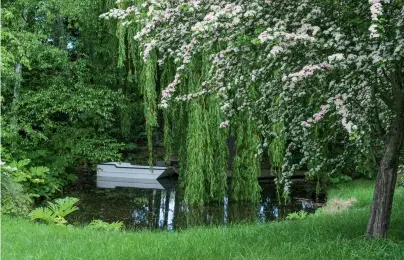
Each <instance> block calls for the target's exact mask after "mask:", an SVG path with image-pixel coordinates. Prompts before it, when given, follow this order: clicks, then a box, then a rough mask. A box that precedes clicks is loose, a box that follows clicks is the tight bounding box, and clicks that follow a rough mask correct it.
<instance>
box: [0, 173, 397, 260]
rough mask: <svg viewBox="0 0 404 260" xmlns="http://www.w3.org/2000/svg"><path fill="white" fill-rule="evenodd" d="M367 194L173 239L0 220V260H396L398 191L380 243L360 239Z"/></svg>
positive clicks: (367, 188)
mask: <svg viewBox="0 0 404 260" xmlns="http://www.w3.org/2000/svg"><path fill="white" fill-rule="evenodd" d="M372 192H373V182H372V181H354V182H352V183H349V184H346V185H345V186H343V187H340V188H339V189H338V188H334V189H331V190H330V191H329V196H328V197H329V198H333V197H334V196H338V197H342V198H350V197H351V196H352V197H355V198H356V199H357V203H356V204H355V205H354V206H353V207H352V208H349V209H347V210H345V211H344V212H343V213H339V214H335V215H331V216H327V215H312V216H309V217H307V218H305V219H303V220H298V221H282V222H272V223H268V224H265V225H251V224H250V225H236V226H231V227H227V228H226V227H218V228H193V229H188V230H186V231H181V232H146V231H142V232H132V231H127V232H125V231H123V232H106V231H105V232H104V231H97V230H91V229H87V228H77V227H76V228H72V227H57V226H47V225H43V224H36V223H32V222H30V221H28V220H24V219H14V218H9V217H3V218H2V251H1V255H2V258H1V259H3V260H8V259H13V260H14V259H15V260H23V259H40V260H42V259H43V260H46V259H52V260H54V259H85V260H90V259H193V260H196V259H328V260H329V259H367V260H368V259H389V260H390V259H404V188H397V190H396V194H395V204H394V207H393V216H392V222H391V227H390V233H389V239H387V240H368V239H366V238H365V237H364V232H365V228H366V223H367V217H368V215H369V206H370V202H371V199H372Z"/></svg>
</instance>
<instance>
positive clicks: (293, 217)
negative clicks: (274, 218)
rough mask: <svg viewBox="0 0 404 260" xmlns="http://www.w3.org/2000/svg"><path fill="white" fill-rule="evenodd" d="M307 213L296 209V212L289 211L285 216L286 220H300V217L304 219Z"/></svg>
mask: <svg viewBox="0 0 404 260" xmlns="http://www.w3.org/2000/svg"><path fill="white" fill-rule="evenodd" d="M308 215H309V213H307V212H306V211H304V210H301V211H298V212H293V213H289V214H288V215H287V216H286V219H287V220H300V219H304V218H306V217H307V216H308Z"/></svg>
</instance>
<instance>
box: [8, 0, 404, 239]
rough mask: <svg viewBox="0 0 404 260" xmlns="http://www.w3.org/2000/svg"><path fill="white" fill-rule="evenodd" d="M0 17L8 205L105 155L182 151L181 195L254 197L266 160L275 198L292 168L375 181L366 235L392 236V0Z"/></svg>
mask: <svg viewBox="0 0 404 260" xmlns="http://www.w3.org/2000/svg"><path fill="white" fill-rule="evenodd" d="M1 24H2V25H1V26H2V30H1V90H2V91H1V92H2V93H1V106H2V115H1V125H2V131H1V139H2V144H1V157H2V164H3V166H2V207H3V212H4V213H8V214H12V215H21V214H25V211H27V210H28V209H29V207H30V205H32V202H33V201H35V200H39V199H44V198H45V199H47V198H51V197H52V196H54V195H56V194H57V193H58V192H60V191H61V190H63V188H64V187H65V186H66V185H68V184H70V185H74V183H75V181H76V180H77V179H79V178H80V176H81V173H82V171H83V169H87V168H88V169H92V170H93V171H94V172H95V167H96V164H97V163H100V162H104V161H120V160H121V161H130V162H134V163H143V164H145V163H148V164H149V165H154V164H155V162H156V160H157V159H162V158H159V157H160V156H161V157H164V159H165V160H166V161H167V162H169V160H170V157H171V156H178V158H179V163H180V168H179V169H180V171H179V181H180V184H181V187H182V188H183V190H184V195H185V201H186V203H189V204H199V205H201V204H206V203H210V202H222V200H223V198H224V194H225V192H226V190H230V191H231V194H232V199H234V200H236V201H251V202H256V201H258V200H259V196H260V187H259V185H258V181H257V178H258V177H259V175H260V173H261V169H260V167H261V164H262V163H263V162H266V163H267V164H269V165H270V170H271V174H272V175H273V176H274V177H275V182H276V185H277V190H278V194H279V198H280V199H281V200H282V201H284V202H285V203H286V202H287V201H288V200H289V191H290V185H291V181H290V178H291V177H292V176H293V174H294V172H296V171H298V170H300V171H305V172H306V178H307V179H311V180H315V181H316V182H317V183H318V185H319V186H318V187H319V189H320V188H321V185H325V184H332V183H334V184H335V183H342V182H344V181H349V180H352V179H357V178H368V179H376V188H375V194H374V200H373V205H372V210H371V215H370V219H369V224H368V228H367V234H368V235H369V236H371V237H385V236H386V235H387V231H388V227H389V219H390V214H391V207H392V203H393V194H394V190H395V186H396V182H397V173H398V171H399V165H400V164H401V165H402V164H403V161H402V160H403V154H404V152H403V142H404V76H403V75H404V4H403V1H401V0H391V1H390V0H389V1H387V0H372V1H367V0H366V1H349V0H347V1H325V0H316V1H306V0H302V1H292V0H291V1H289V0H287V1H275V0H274V1H258V0H239V1H215V0H206V1H197V0H194V1H157V0H145V1H143V0H131V1H119V0H118V1H117V2H114V1H110V0H92V1H90V0H83V1H79V2H78V1H71V0H65V1H58V0H50V1H32V0H15V1H3V2H2V17H1ZM229 143H231V144H232V145H230V146H231V149H230V150H229V147H230V146H229ZM233 146H234V147H233ZM146 147H147V153H148V154H147V155H146V157H147V158H146V159H145V156H142V155H144V151H145V149H144V148H146ZM162 147H164V151H165V155H163V154H160V153H157V151H160V150H162V149H161V148H162ZM400 160H401V161H400ZM229 161H230V163H229ZM229 169H230V170H232V180H231V183H230V184H228V182H227V171H228V170H229Z"/></svg>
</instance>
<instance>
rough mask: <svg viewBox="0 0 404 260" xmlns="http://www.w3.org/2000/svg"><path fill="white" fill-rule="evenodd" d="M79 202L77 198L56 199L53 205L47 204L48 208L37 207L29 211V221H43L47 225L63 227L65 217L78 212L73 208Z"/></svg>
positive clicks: (76, 208)
mask: <svg viewBox="0 0 404 260" xmlns="http://www.w3.org/2000/svg"><path fill="white" fill-rule="evenodd" d="M78 201H79V199H77V198H72V197H66V198H63V199H57V200H55V202H54V203H52V202H48V204H49V206H48V207H39V208H36V209H34V210H33V211H31V213H30V214H29V216H30V217H31V220H38V219H39V220H43V221H45V222H46V223H48V224H56V225H65V224H66V223H67V221H66V219H65V217H66V216H67V215H68V214H70V213H72V212H74V211H76V210H78V209H79V208H78V207H77V206H75V205H74V204H76V203H77V202H78Z"/></svg>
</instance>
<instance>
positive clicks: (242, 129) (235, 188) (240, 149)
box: [231, 120, 261, 202]
mask: <svg viewBox="0 0 404 260" xmlns="http://www.w3.org/2000/svg"><path fill="white" fill-rule="evenodd" d="M236 127H237V128H236V130H235V133H236V157H235V158H234V163H233V173H232V183H231V188H232V197H233V198H234V199H235V200H236V201H251V202H257V201H258V200H259V199H260V192H261V187H260V186H259V184H258V177H259V176H260V174H261V168H260V157H259V156H258V155H257V150H256V147H257V146H258V144H259V142H260V137H259V135H258V134H257V129H256V128H255V126H254V123H253V122H251V121H249V120H246V121H241V122H237V126H236Z"/></svg>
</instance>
